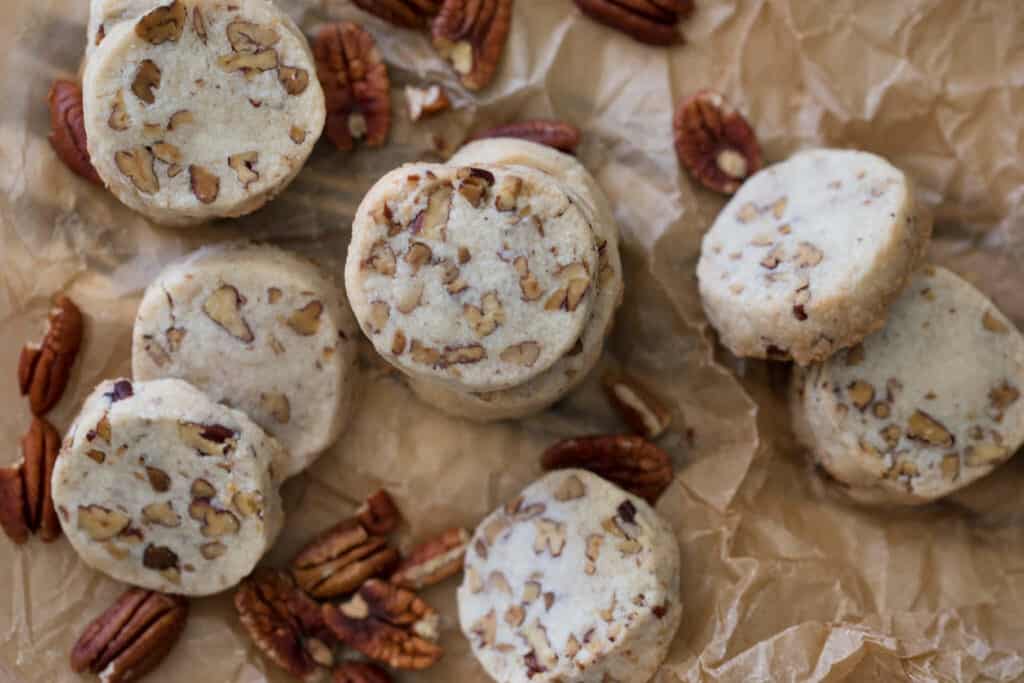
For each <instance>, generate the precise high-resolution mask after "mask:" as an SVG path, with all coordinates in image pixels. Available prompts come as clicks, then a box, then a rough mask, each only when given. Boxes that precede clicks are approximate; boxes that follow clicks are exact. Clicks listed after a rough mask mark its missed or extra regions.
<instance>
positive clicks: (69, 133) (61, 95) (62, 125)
mask: <svg viewBox="0 0 1024 683" xmlns="http://www.w3.org/2000/svg"><path fill="white" fill-rule="evenodd" d="M46 102H47V104H49V107H50V144H51V145H53V151H54V152H56V153H57V156H58V157H60V160H61V161H63V162H64V164H65V165H66V166H67V167H68V168H70V169H71V170H72V171H74V172H75V173H77V174H78V175H80V176H82V177H83V178H85V179H86V180H91V181H92V182H94V183H96V184H97V185H102V184H103V181H102V180H100V176H99V174H98V173H96V169H95V168H93V165H92V161H91V160H90V159H89V149H88V146H87V145H86V137H85V119H84V117H83V114H82V89H81V88H80V87H78V84H77V83H74V82H72V81H66V80H63V79H58V80H56V81H54V82H53V85H51V86H50V94H49V95H47V96H46Z"/></svg>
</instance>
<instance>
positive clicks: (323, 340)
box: [132, 242, 358, 477]
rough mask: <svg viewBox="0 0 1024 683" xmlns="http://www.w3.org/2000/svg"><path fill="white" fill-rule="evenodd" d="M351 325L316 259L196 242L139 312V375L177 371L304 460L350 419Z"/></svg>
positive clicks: (292, 468) (135, 337)
mask: <svg viewBox="0 0 1024 683" xmlns="http://www.w3.org/2000/svg"><path fill="white" fill-rule="evenodd" d="M354 334H355V323H354V321H352V319H351V315H350V314H349V312H348V310H347V307H346V306H344V304H343V303H342V293H341V291H340V289H339V288H338V287H337V286H336V285H335V284H334V283H333V282H331V281H330V280H329V279H328V278H327V277H326V276H325V275H324V273H323V272H322V271H321V270H320V269H319V268H318V267H317V266H316V264H314V263H312V262H311V261H308V260H306V259H304V258H302V257H300V256H299V255H297V254H293V253H290V252H287V251H285V250H283V249H278V248H277V247H273V246H269V245H256V244H251V243H244V242H243V243H231V244H225V245H219V246H214V247H204V248H202V249H200V250H198V251H197V252H195V253H193V254H191V255H189V256H187V257H186V258H185V259H184V260H182V261H180V262H179V263H175V264H172V265H171V266H169V267H167V268H166V269H165V270H164V271H163V272H162V273H161V274H160V275H159V276H158V277H157V278H156V280H155V281H154V282H153V283H152V284H151V285H150V286H149V288H148V289H147V290H146V293H145V295H144V296H143V297H142V303H141V304H140V305H139V311H138V314H137V315H136V317H135V328H134V331H133V333H132V373H133V375H134V377H135V378H136V379H140V380H149V379H157V378H160V377H177V378H179V379H183V380H186V381H187V382H190V383H191V384H193V385H194V386H196V387H198V388H199V389H201V390H202V391H203V392H205V393H206V395H207V396H209V397H210V398H212V399H213V400H215V401H218V402H221V403H225V404H226V405H230V406H233V407H235V408H238V409H239V410H242V411H243V412H245V414H246V415H248V416H249V417H250V418H252V420H253V421H254V422H256V424H258V425H260V426H261V427H262V428H263V429H264V430H266V431H267V432H268V433H270V434H272V435H273V436H275V437H276V438H277V439H278V440H279V441H280V442H281V444H282V445H283V446H284V447H285V449H286V450H287V452H288V460H287V465H286V466H285V468H284V471H283V472H281V473H280V474H281V475H282V476H284V477H290V476H293V475H295V474H298V473H299V472H301V471H302V470H304V469H306V468H307V467H309V466H310V465H311V464H313V462H314V461H315V460H316V458H317V457H318V456H319V455H320V453H321V452H323V451H324V450H325V449H326V448H327V447H328V446H330V445H331V444H332V443H333V442H334V441H335V440H336V439H337V438H338V435H339V434H341V432H342V430H343V429H344V428H345V426H346V424H347V423H348V419H349V414H350V412H351V407H352V392H353V389H354V386H355V383H356V381H357V377H358V368H357V367H356V343H355V337H354Z"/></svg>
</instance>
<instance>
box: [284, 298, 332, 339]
mask: <svg viewBox="0 0 1024 683" xmlns="http://www.w3.org/2000/svg"><path fill="white" fill-rule="evenodd" d="M323 312H324V305H323V302H321V301H310V302H309V303H308V304H306V305H305V306H303V307H302V308H300V309H298V310H296V311H295V312H294V313H292V314H291V315H290V316H288V321H287V323H288V327H290V328H291V329H292V330H293V331H294V332H295V334H298V335H301V336H303V337H311V336H313V335H314V334H316V333H317V332H318V331H319V330H320V316H321V314H322V313H323Z"/></svg>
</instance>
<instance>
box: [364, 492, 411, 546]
mask: <svg viewBox="0 0 1024 683" xmlns="http://www.w3.org/2000/svg"><path fill="white" fill-rule="evenodd" d="M356 518H357V519H358V520H359V523H360V524H362V525H363V528H364V529H366V530H367V531H368V532H369V533H371V534H374V535H376V536H383V535H385V534H390V533H391V532H392V531H394V530H395V529H396V528H398V522H399V520H400V519H401V515H400V514H399V512H398V506H396V505H395V501H394V499H393V498H392V497H391V494H390V493H388V492H387V491H385V490H384V489H380V490H379V491H377V492H376V493H373V494H372V495H370V496H367V498H366V501H365V502H364V503H363V504H362V505H361V506H360V507H359V509H358V510H356Z"/></svg>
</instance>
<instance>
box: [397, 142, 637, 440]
mask: <svg viewBox="0 0 1024 683" xmlns="http://www.w3.org/2000/svg"><path fill="white" fill-rule="evenodd" d="M449 163H451V164H457V165H472V164H499V165H505V164H511V165H517V166H529V167H532V168H535V169H537V170H539V171H542V172H544V173H548V174H550V175H551V176H552V177H553V178H554V179H556V180H558V181H560V182H561V183H562V184H563V187H564V188H565V189H566V191H567V192H568V193H569V196H570V198H571V199H572V201H573V202H574V203H575V204H576V206H578V207H579V209H580V210H581V211H582V212H583V215H584V216H585V217H586V218H587V221H588V223H589V224H590V227H591V229H592V230H593V232H594V239H595V240H596V241H597V244H598V252H599V255H600V266H599V271H598V280H597V292H596V294H595V298H594V305H593V309H592V312H591V315H590V319H589V320H588V321H587V323H586V325H585V327H584V329H583V333H582V335H581V336H580V338H579V341H578V343H577V344H576V345H575V346H574V347H573V349H572V350H571V351H570V352H569V353H568V354H566V355H564V356H562V358H560V359H559V360H558V362H556V363H555V364H554V365H553V366H551V368H549V369H548V370H547V371H545V372H544V373H542V374H540V375H538V376H537V377H536V378H534V379H532V380H530V381H529V382H526V383H524V384H521V385H519V386H516V387H512V388H509V389H503V390H500V391H493V392H466V391H458V390H454V389H451V388H450V387H447V386H442V385H440V384H437V383H435V382H429V381H423V380H420V379H417V378H412V379H411V381H410V384H411V386H412V388H413V390H414V391H415V392H416V394H417V395H418V396H419V397H420V398H421V399H423V400H424V401H425V402H427V403H429V404H430V405H436V406H438V407H440V408H442V409H443V410H444V411H445V412H447V413H449V414H453V415H457V416H460V417H465V418H468V419H472V420H478V421H491V420H504V419H517V418H522V417H526V416H527V415H531V414H534V413H537V412H539V411H542V410H544V409H545V408H547V407H549V406H550V405H551V404H553V403H555V402H556V401H558V400H559V399H561V398H562V397H563V396H565V395H566V394H568V393H569V392H571V391H572V390H573V389H575V388H576V387H577V386H578V385H579V384H580V383H581V382H582V381H583V380H584V379H585V378H586V377H587V374H588V373H589V372H590V371H591V370H592V369H593V368H594V366H595V365H596V364H597V362H598V361H599V360H600V358H601V353H602V351H603V349H604V340H605V338H606V337H607V336H608V334H609V333H610V331H611V328H612V324H613V322H614V319H615V311H616V310H617V309H618V307H619V305H620V304H621V303H622V295H623V287H622V285H623V280H622V265H621V263H620V259H619V229H618V226H617V225H616V223H615V218H614V216H613V215H612V211H611V207H610V205H609V203H608V199H607V197H606V196H605V194H604V192H603V191H602V190H601V188H600V186H599V185H598V184H597V181H596V180H594V178H593V176H592V175H590V173H589V172H588V171H587V170H586V169H585V168H584V167H583V165H582V164H580V163H579V161H577V160H576V159H575V158H574V157H572V156H570V155H568V154H563V153H561V152H559V151H557V150H554V149H551V148H550V147H545V146H544V145H538V144H535V143H532V142H527V141H524V140H517V139H512V138H499V139H489V140H481V141H478V142H473V143H470V144H468V145H466V146H465V147H463V148H462V149H461V150H459V151H458V152H457V153H456V154H455V156H453V157H452V158H451V160H450V161H449Z"/></svg>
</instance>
